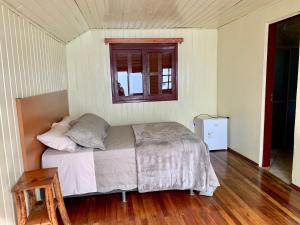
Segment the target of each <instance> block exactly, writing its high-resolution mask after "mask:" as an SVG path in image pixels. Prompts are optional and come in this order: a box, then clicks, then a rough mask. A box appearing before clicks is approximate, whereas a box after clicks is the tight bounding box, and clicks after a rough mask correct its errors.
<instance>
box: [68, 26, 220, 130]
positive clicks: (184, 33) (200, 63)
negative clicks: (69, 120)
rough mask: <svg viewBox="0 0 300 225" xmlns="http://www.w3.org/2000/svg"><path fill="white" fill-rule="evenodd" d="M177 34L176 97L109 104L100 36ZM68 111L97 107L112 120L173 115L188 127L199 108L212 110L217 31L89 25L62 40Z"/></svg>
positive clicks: (106, 63)
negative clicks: (179, 40) (72, 37)
mask: <svg viewBox="0 0 300 225" xmlns="http://www.w3.org/2000/svg"><path fill="white" fill-rule="evenodd" d="M149 37H151V38H164V37H165V38H166V37H182V38H184V42H183V43H182V44H180V45H178V79H179V81H178V101H168V102H144V103H125V104H112V96H111V80H110V79H111V75H110V62H109V45H105V43H104V38H149ZM67 65H68V74H69V89H68V90H69V104H70V113H71V114H81V113H85V112H92V113H97V114H99V115H101V116H103V117H104V118H105V119H106V120H108V121H109V122H110V123H111V124H113V125H118V124H128V123H140V122H154V121H171V120H173V121H178V122H181V123H183V124H185V125H187V126H188V127H190V128H193V126H192V120H193V117H194V116H196V115H197V114H199V113H210V114H215V113H216V104H217V103H216V98H217V92H216V90H217V86H216V83H217V80H216V79H217V31H216V30H200V29H175V30H174V29H162V30H154V29H153V30H93V31H89V32H87V33H85V34H83V35H81V36H80V37H78V38H77V39H75V40H73V41H72V42H70V43H69V44H68V45H67Z"/></svg>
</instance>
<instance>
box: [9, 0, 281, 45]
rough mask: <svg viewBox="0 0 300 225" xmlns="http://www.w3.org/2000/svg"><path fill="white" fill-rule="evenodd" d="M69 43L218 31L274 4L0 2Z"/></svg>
mask: <svg viewBox="0 0 300 225" xmlns="http://www.w3.org/2000/svg"><path fill="white" fill-rule="evenodd" d="M4 1H5V2H6V3H7V4H8V5H10V6H11V7H13V8H14V9H16V10H17V11H18V12H19V13H21V14H22V15H24V16H26V17H28V18H29V19H31V20H33V21H34V22H35V23H37V24H38V25H40V26H41V27H43V28H45V29H46V30H47V31H49V32H50V33H52V34H53V35H55V36H56V37H58V38H59V39H61V40H63V41H64V42H69V41H71V40H72V39H74V38H75V37H77V36H78V35H80V34H81V33H83V32H85V31H87V30H88V29H96V28H97V29H114V28H116V29H117V28H118V29H153V28H218V27H220V26H223V25H224V24H227V23H229V22H231V21H233V20H235V19H238V18H240V17H242V16H244V15H246V14H248V13H249V12H251V11H254V10H256V9H258V8H260V7H263V6H265V5H267V4H270V3H273V2H277V1H278V0H4Z"/></svg>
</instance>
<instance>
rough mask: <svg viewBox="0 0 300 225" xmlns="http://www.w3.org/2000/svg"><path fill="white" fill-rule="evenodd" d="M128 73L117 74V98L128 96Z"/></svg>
mask: <svg viewBox="0 0 300 225" xmlns="http://www.w3.org/2000/svg"><path fill="white" fill-rule="evenodd" d="M127 78H128V73H127V72H118V93H119V96H128V80H127Z"/></svg>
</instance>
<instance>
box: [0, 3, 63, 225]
mask: <svg viewBox="0 0 300 225" xmlns="http://www.w3.org/2000/svg"><path fill="white" fill-rule="evenodd" d="M66 75H67V73H66V57H65V45H64V44H63V43H60V42H58V41H56V40H54V39H53V38H51V37H50V36H49V35H48V34H47V33H45V32H43V31H42V30H40V29H39V28H37V27H36V26H34V25H33V24H31V23H30V22H28V21H27V20H26V19H24V18H22V17H20V16H18V15H16V14H14V13H13V12H12V11H10V10H9V9H8V8H7V7H5V6H3V5H2V3H1V2H0V224H1V225H4V224H15V215H14V206H13V205H14V204H13V199H12V195H11V192H10V189H11V187H12V186H13V184H14V183H15V182H16V180H17V179H18V177H19V176H20V174H21V172H22V171H23V164H22V156H21V149H20V144H19V130H18V122H17V116H16V106H15V98H16V97H24V96H30V95H36V94H40V93H46V92H52V91H57V90H63V89H66V88H67V76H66Z"/></svg>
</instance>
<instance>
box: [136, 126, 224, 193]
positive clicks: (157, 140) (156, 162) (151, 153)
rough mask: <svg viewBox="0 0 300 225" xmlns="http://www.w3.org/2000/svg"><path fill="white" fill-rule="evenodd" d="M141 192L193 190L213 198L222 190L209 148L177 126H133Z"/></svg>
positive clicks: (187, 130) (189, 132)
mask: <svg viewBox="0 0 300 225" xmlns="http://www.w3.org/2000/svg"><path fill="white" fill-rule="evenodd" d="M132 127H133V130H134V133H135V138H136V161H137V174H138V190H139V192H150V191H161V190H174V189H177V190H185V189H193V190H197V191H199V192H200V194H202V195H207V196H212V195H213V192H214V191H215V189H216V188H217V187H218V186H219V182H218V179H217V176H216V174H215V172H214V170H213V167H212V165H211V162H210V157H209V152H208V150H207V148H206V145H205V144H204V143H203V142H202V141H201V140H200V139H199V138H197V137H195V136H194V134H193V133H192V132H191V131H190V130H189V129H187V128H186V127H184V126H183V125H181V124H179V123H176V122H164V123H149V124H139V125H133V126H132Z"/></svg>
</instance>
